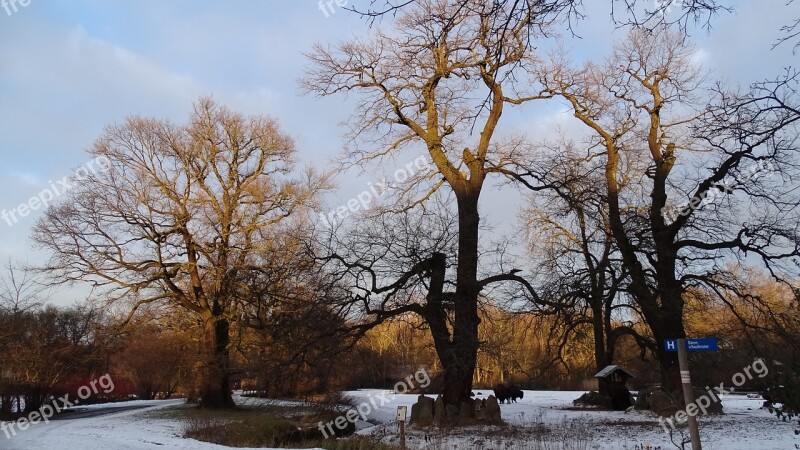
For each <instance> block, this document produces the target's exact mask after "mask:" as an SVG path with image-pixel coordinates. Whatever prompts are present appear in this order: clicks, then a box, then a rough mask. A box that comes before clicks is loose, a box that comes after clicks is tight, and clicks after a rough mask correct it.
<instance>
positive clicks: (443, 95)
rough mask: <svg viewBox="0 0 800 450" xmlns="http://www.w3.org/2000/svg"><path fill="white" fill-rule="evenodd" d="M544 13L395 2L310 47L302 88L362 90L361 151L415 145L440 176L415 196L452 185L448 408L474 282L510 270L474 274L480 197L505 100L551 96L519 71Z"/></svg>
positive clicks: (465, 357)
mask: <svg viewBox="0 0 800 450" xmlns="http://www.w3.org/2000/svg"><path fill="white" fill-rule="evenodd" d="M549 18H550V17H549V16H547V15H542V16H533V15H532V14H529V13H527V12H525V11H524V10H522V9H520V8H517V7H514V6H513V5H510V4H501V3H498V2H483V1H469V2H453V1H446V0H421V1H418V2H415V3H414V4H413V5H409V6H408V7H407V8H404V9H403V10H402V11H401V13H400V17H399V18H398V19H397V21H396V23H395V24H394V28H393V30H392V31H391V32H389V31H382V30H376V31H375V33H374V34H373V35H371V36H370V37H369V38H365V39H354V40H352V41H350V42H346V43H344V44H341V45H339V46H337V47H336V48H332V49H331V48H325V47H323V46H317V47H316V48H315V49H314V51H313V52H311V53H310V54H309V55H308V58H309V59H310V61H311V63H312V65H311V67H310V69H309V70H308V73H307V75H306V77H305V78H304V80H303V87H304V88H305V89H306V91H308V92H311V93H315V94H317V95H321V96H329V95H334V94H339V93H344V92H350V91H354V92H357V93H359V94H360V95H361V99H362V100H361V103H360V104H359V105H358V107H357V108H356V111H357V113H356V115H354V116H353V118H352V120H351V121H350V125H351V128H352V133H351V137H352V141H351V142H353V143H354V148H353V149H352V156H353V157H354V159H355V161H356V162H357V163H366V162H367V161H369V160H372V159H376V158H381V157H383V156H385V155H389V154H392V155H394V154H396V153H397V152H399V151H402V150H404V149H407V148H409V147H413V146H417V145H418V146H420V147H423V148H424V149H425V150H426V151H427V153H428V154H429V155H430V157H431V159H432V161H433V164H434V165H435V167H436V171H435V174H436V177H431V176H430V174H425V175H427V176H428V179H427V180H428V181H431V182H430V183H427V184H426V183H424V181H425V180H424V179H418V180H417V181H418V182H419V186H422V187H421V188H420V190H422V191H423V192H422V193H419V191H417V192H418V193H419V195H420V198H422V199H425V198H428V197H429V196H430V191H433V190H436V189H438V188H439V187H440V186H442V185H446V186H447V188H449V190H451V191H452V193H453V195H454V198H455V204H456V206H457V217H458V254H457V257H456V268H455V272H456V280H455V291H454V292H453V293H452V301H453V317H454V321H453V326H452V334H450V331H449V330H448V329H446V328H445V329H444V330H443V331H445V332H447V333H448V334H447V335H446V338H447V339H446V342H443V344H444V345H441V346H440V347H438V348H437V351H438V354H439V357H440V358H441V359H442V364H443V366H444V368H445V375H444V377H445V386H444V392H443V397H444V401H445V403H447V404H448V405H453V406H455V407H456V408H458V407H459V406H460V405H461V402H462V400H466V399H468V398H469V394H470V389H471V387H472V379H473V373H474V371H475V358H476V354H477V350H478V346H479V339H478V324H479V318H478V298H479V295H480V293H481V290H482V289H484V288H485V287H486V286H487V285H488V284H491V283H498V282H503V281H508V280H509V279H511V278H510V276H511V274H508V273H506V274H500V275H496V276H493V277H488V278H485V279H481V278H479V270H478V268H479V264H478V262H479V261H478V260H479V258H478V255H479V243H480V237H479V229H480V214H479V210H478V203H479V200H480V195H481V192H482V191H483V188H484V184H485V182H486V179H487V177H488V176H489V175H490V174H491V173H492V172H494V169H493V167H494V166H495V164H493V163H491V162H490V161H491V160H492V159H498V158H500V157H501V155H502V154H503V153H504V152H505V151H507V150H508V147H509V143H508V142H503V141H501V136H500V135H499V133H498V129H499V124H500V122H501V117H502V115H503V112H504V111H505V110H506V108H508V107H510V106H513V105H520V104H523V103H525V102H528V101H532V100H536V99H541V98H547V97H550V94H547V93H545V94H542V93H539V92H536V91H535V90H532V89H531V86H532V84H531V83H530V80H529V79H528V78H529V77H528V76H527V75H528V74H529V73H530V68H531V66H532V65H535V64H536V58H535V57H534V55H533V54H532V53H531V47H530V46H529V45H528V42H529V41H530V40H531V39H534V38H535V37H536V36H535V33H537V28H536V27H535V26H533V25H532V24H533V23H534V22H535V23H539V24H541V25H542V26H544V23H545V21H546V20H549ZM509 24H511V25H509ZM431 178H433V179H432V180H431ZM426 188H427V189H429V191H428V192H424V190H425V189H426ZM416 203H418V202H416ZM416 203H415V202H413V201H412V202H411V204H412V205H413V204H416ZM428 257H429V258H430V259H429V260H428V261H427V263H430V264H434V260H437V261H440V262H439V263H435V264H436V266H437V267H442V268H443V267H444V266H443V264H444V258H446V255H443V254H438V255H428ZM429 270H433V269H429ZM442 270H443V269H442ZM441 281H443V279H442V280H441ZM431 283H432V284H434V281H431Z"/></svg>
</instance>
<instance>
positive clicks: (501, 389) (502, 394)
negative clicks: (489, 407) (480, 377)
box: [494, 383, 511, 404]
mask: <svg viewBox="0 0 800 450" xmlns="http://www.w3.org/2000/svg"><path fill="white" fill-rule="evenodd" d="M494 396H495V397H497V401H498V402H500V403H501V404H502V403H505V402H506V401H508V402H509V403H511V392H510V391H509V389H508V386H506V385H505V384H503V383H500V384H498V385H497V386H495V387H494Z"/></svg>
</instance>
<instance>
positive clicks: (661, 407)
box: [649, 389, 681, 417]
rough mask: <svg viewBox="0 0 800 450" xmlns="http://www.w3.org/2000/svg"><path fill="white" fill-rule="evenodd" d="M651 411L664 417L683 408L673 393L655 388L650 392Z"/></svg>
mask: <svg viewBox="0 0 800 450" xmlns="http://www.w3.org/2000/svg"><path fill="white" fill-rule="evenodd" d="M649 409H650V411H653V412H654V413H656V414H658V415H659V416H662V417H669V416H671V415H673V414H675V413H676V412H677V411H678V410H679V409H681V407H680V404H679V403H678V402H676V401H675V400H674V399H673V398H672V396H671V395H669V394H667V393H666V392H664V391H662V390H661V389H658V390H654V391H653V392H652V393H651V394H650V408H649Z"/></svg>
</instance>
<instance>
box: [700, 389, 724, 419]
mask: <svg viewBox="0 0 800 450" xmlns="http://www.w3.org/2000/svg"><path fill="white" fill-rule="evenodd" d="M713 392H714V395H710V394H709V393H708V391H704V390H702V389H695V390H694V403H695V404H696V405H700V404H702V405H703V406H704V407H705V410H706V414H713V415H721V414H724V413H723V412H722V401H721V400H720V399H719V397H718V396H717V392H716V391H713ZM700 397H706V400H704V401H701V400H700ZM709 402H710V403H711V404H710V405H709V406H705V405H706V403H709ZM700 414H701V415H702V411H701V412H700Z"/></svg>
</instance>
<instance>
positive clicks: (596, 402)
mask: <svg viewBox="0 0 800 450" xmlns="http://www.w3.org/2000/svg"><path fill="white" fill-rule="evenodd" d="M572 405H573V406H583V407H587V406H596V407H598V408H603V409H611V397H606V396H605V395H602V394H600V393H599V392H597V391H589V392H587V393H585V394H583V395H581V396H580V397H578V398H577V399H575V400H573V401H572Z"/></svg>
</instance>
